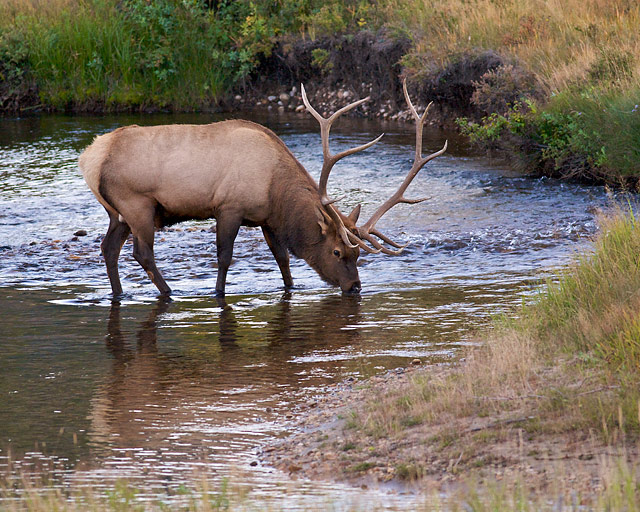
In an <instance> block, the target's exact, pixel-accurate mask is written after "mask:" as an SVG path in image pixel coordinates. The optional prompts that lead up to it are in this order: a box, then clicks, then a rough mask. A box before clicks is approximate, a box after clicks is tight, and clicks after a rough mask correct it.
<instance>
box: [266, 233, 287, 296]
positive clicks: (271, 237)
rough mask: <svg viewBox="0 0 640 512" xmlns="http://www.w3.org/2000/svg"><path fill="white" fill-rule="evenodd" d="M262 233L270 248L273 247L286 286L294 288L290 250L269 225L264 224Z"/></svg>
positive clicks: (272, 250)
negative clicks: (290, 265) (290, 267)
mask: <svg viewBox="0 0 640 512" xmlns="http://www.w3.org/2000/svg"><path fill="white" fill-rule="evenodd" d="M262 234H263V235H264V239H265V240H266V241H267V245H268V246H269V249H271V252H272V253H273V257H274V258H275V259H276V263H278V267H280V272H281V273H282V280H283V281H284V286H285V288H292V287H293V279H292V278H291V270H290V269H289V251H288V250H287V248H286V247H285V246H284V245H283V244H282V243H281V242H280V241H279V240H278V239H277V238H276V235H275V233H274V232H273V231H272V230H271V229H269V228H268V227H266V226H262Z"/></svg>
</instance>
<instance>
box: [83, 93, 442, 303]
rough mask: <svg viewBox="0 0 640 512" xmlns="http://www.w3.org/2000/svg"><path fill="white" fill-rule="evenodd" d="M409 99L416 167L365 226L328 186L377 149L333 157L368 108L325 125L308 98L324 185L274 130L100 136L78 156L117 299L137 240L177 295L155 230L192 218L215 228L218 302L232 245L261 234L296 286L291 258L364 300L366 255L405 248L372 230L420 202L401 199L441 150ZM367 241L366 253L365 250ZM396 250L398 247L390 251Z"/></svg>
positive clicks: (128, 131)
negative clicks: (101, 211)
mask: <svg viewBox="0 0 640 512" xmlns="http://www.w3.org/2000/svg"><path fill="white" fill-rule="evenodd" d="M403 88H404V95H405V98H406V100H407V104H408V105H409V109H410V110H411V113H412V115H413V117H414V119H415V121H416V148H415V159H414V163H413V166H412V167H411V170H410V171H409V174H408V175H407V176H406V178H405V180H404V182H403V183H402V184H401V185H400V188H399V189H398V190H397V191H396V192H395V193H394V194H393V195H392V196H391V197H390V198H389V199H388V200H387V201H386V202H385V203H384V204H382V205H381V206H380V207H379V208H378V209H377V210H376V211H375V212H374V213H373V215H372V216H371V218H370V219H369V220H368V221H367V222H365V223H364V224H362V225H361V226H356V222H357V220H358V217H359V214H360V205H358V206H357V207H356V208H354V210H353V211H352V212H351V213H350V214H349V215H344V214H342V213H341V212H340V210H338V208H337V207H336V205H335V202H336V201H337V200H334V199H330V198H329V195H328V193H327V181H328V179H329V174H330V173H331V170H332V168H333V166H334V165H335V164H336V162H338V161H339V160H340V159H342V158H344V157H345V156H348V155H351V154H353V153H356V152H358V151H362V150H364V149H367V148H368V147H370V146H372V145H373V144H375V143H376V142H378V141H379V140H380V138H381V137H382V135H380V136H379V137H378V138H376V139H375V140H373V141H371V142H368V143H367V144H363V145H362V146H359V147H356V148H352V149H348V150H346V151H343V152H341V153H338V154H336V155H333V154H331V152H330V151H329V131H330V129H331V125H332V124H333V123H334V121H335V120H336V119H337V118H338V117H339V116H341V115H342V114H344V113H345V112H347V111H349V110H351V109H353V108H355V107H357V106H358V105H361V104H362V103H364V102H366V101H368V100H369V98H368V97H367V98H364V99H361V100H358V101H356V102H354V103H351V104H350V105H347V106H345V107H343V108H341V109H340V110H338V111H337V112H335V113H334V114H333V115H331V116H330V117H328V118H324V117H322V116H321V115H320V114H319V113H318V112H317V111H316V110H315V109H314V108H313V107H312V106H311V105H310V104H309V100H308V99H307V95H306V92H305V90H304V87H302V98H303V101H304V104H305V106H306V108H307V109H308V110H309V112H310V113H311V114H312V115H313V117H315V118H316V119H317V120H318V122H319V123H320V133H321V139H322V151H323V156H324V162H323V165H322V172H321V175H320V181H319V183H318V184H316V182H315V181H314V180H313V178H312V177H311V176H310V175H309V173H308V172H307V171H306V170H305V169H304V167H303V166H302V164H300V162H298V160H297V159H296V158H295V157H294V156H293V154H292V153H291V152H290V151H289V149H288V148H287V147H286V146H285V144H284V142H282V140H281V139H280V138H279V137H278V136H277V135H276V134H275V133H273V132H272V131H271V130H268V129H267V128H265V127H263V126H260V125H258V124H255V123H252V122H249V121H241V120H231V121H222V122H218V123H212V124H208V125H164V126H148V127H140V126H136V125H133V126H126V127H122V128H118V129H117V130H114V131H112V132H109V133H106V134H104V135H101V136H99V137H97V138H96V139H95V140H94V141H93V143H92V144H91V145H90V146H89V147H88V148H87V149H86V150H85V151H84V152H83V153H82V154H81V155H80V158H79V166H80V169H81V170H82V173H83V176H84V179H85V181H86V182H87V184H88V185H89V188H90V189H91V191H92V192H93V193H94V195H95V196H96V198H97V199H98V201H99V202H100V203H101V204H102V206H103V207H104V208H105V209H106V210H107V213H108V214H109V228H108V230H107V234H106V235H105V237H104V240H103V242H102V245H101V249H102V254H103V255H104V259H105V263H106V266H107V274H108V276H109V280H110V282H111V288H112V291H113V294H114V295H115V296H118V295H120V294H121V293H122V286H121V284H120V277H119V275H118V257H119V254H120V250H121V249H122V245H123V244H124V242H125V240H126V239H127V237H128V236H129V234H130V233H132V234H133V256H134V258H135V259H136V261H137V262H138V263H139V264H140V265H141V266H142V268H143V269H144V270H145V271H146V272H147V275H148V276H149V278H150V279H151V281H152V282H153V283H154V284H155V285H156V286H157V288H158V290H159V291H160V293H161V294H162V295H169V294H170V293H171V289H170V288H169V286H168V285H167V283H166V282H165V280H164V279H163V277H162V275H161V274H160V272H159V271H158V268H157V267H156V264H155V260H154V254H153V242H154V232H155V229H156V228H162V227H164V226H167V225H171V224H174V223H176V222H181V221H185V220H191V219H209V218H212V217H213V218H215V219H216V228H217V229H216V244H217V256H218V276H217V281H216V295H218V296H223V295H224V290H225V283H226V278H227V271H228V269H229V265H230V264H231V256H232V253H233V243H234V240H235V238H236V235H237V234H238V230H239V228H240V226H260V227H261V228H262V232H263V234H264V237H265V239H266V241H267V244H268V246H269V249H271V252H272V253H273V256H274V257H275V260H276V262H277V263H278V266H279V268H280V271H281V273H282V278H283V280H284V285H285V287H287V288H289V287H291V286H293V280H292V278H291V272H290V270H289V252H291V253H292V254H293V255H295V256H297V257H299V258H302V259H304V260H305V261H306V262H307V263H308V264H309V265H310V266H311V267H312V268H313V269H314V270H315V271H316V272H317V273H318V274H319V275H320V277H321V278H322V279H324V280H325V281H326V282H328V283H330V284H332V285H337V286H340V288H341V289H342V291H343V292H345V293H357V292H359V291H360V287H361V285H360V279H359V277H358V269H357V267H356V262H357V260H358V257H359V255H360V249H362V250H364V251H366V252H369V253H380V252H382V253H385V254H390V255H396V254H400V252H401V251H402V250H403V249H404V247H406V246H403V245H399V244H397V243H395V242H393V241H392V240H390V239H389V238H388V237H386V236H385V235H383V234H382V233H380V232H379V231H378V230H376V229H375V226H376V223H377V222H378V221H379V220H380V218H381V217H382V216H383V215H384V214H385V213H386V212H387V211H389V209H390V208H392V207H393V206H395V205H396V204H398V203H409V204H413V203H418V202H420V201H423V200H424V199H406V198H405V197H404V195H403V194H404V192H405V190H406V189H407V187H408V186H409V184H410V183H411V181H412V180H413V179H414V178H415V176H416V175H417V173H418V171H420V169H422V167H424V165H425V164H426V163H427V162H429V161H430V160H432V159H433V158H435V157H437V156H439V155H441V154H442V153H444V151H445V150H446V148H447V144H446V143H445V145H444V147H443V148H442V149H441V150H440V151H437V152H436V153H433V154H431V155H429V156H427V157H423V156H422V128H423V124H424V121H425V118H426V115H427V112H428V109H429V107H427V109H426V110H425V112H424V113H423V114H422V116H419V115H418V113H417V112H416V109H415V108H414V106H413V104H412V103H411V100H410V98H409V94H408V92H407V86H406V81H405V83H404V84H403ZM366 242H368V243H369V244H367V243H366ZM390 247H393V249H391V248H390Z"/></svg>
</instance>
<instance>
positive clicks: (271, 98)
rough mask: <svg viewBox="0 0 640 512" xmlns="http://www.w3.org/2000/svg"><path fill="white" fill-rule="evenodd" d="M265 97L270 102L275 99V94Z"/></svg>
mask: <svg viewBox="0 0 640 512" xmlns="http://www.w3.org/2000/svg"><path fill="white" fill-rule="evenodd" d="M267 99H268V100H269V101H270V102H271V103H273V102H274V101H276V99H277V98H276V97H275V96H267Z"/></svg>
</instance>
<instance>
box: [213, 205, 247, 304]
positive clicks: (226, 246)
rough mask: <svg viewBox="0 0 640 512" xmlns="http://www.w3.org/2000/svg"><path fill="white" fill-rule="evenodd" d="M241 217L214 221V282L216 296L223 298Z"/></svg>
mask: <svg viewBox="0 0 640 512" xmlns="http://www.w3.org/2000/svg"><path fill="white" fill-rule="evenodd" d="M241 224H242V217H241V216H237V215H233V214H229V213H227V214H225V215H219V216H218V217H217V219H216V246H217V253H218V279H217V280H216V296H217V297H223V296H224V289H225V285H226V283H227V271H228V270H229V266H230V265H231V258H232V257H233V242H235V240H236V236H238V231H239V230H240V226H241Z"/></svg>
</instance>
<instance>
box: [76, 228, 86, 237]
mask: <svg viewBox="0 0 640 512" xmlns="http://www.w3.org/2000/svg"><path fill="white" fill-rule="evenodd" d="M73 236H87V232H86V231H85V230H84V229H79V230H78V231H76V232H75V233H74V234H73Z"/></svg>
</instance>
